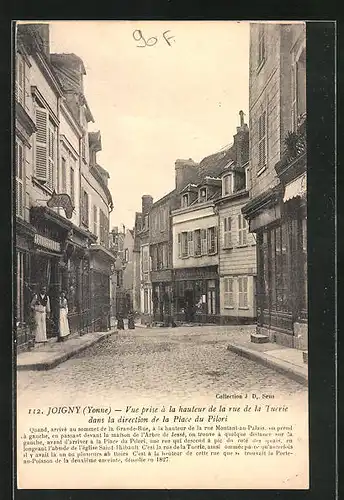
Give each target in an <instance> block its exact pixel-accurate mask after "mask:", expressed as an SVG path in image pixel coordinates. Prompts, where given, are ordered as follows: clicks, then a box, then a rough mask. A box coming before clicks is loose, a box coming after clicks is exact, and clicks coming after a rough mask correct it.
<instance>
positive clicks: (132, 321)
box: [128, 311, 135, 330]
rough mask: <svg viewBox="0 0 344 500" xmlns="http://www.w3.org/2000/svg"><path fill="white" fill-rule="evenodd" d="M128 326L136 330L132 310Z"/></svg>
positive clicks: (129, 314)
mask: <svg viewBox="0 0 344 500" xmlns="http://www.w3.org/2000/svg"><path fill="white" fill-rule="evenodd" d="M128 328H129V330H135V321H134V314H133V312H132V311H129V313H128Z"/></svg>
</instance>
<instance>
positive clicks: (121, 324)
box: [117, 313, 124, 330]
mask: <svg viewBox="0 0 344 500" xmlns="http://www.w3.org/2000/svg"><path fill="white" fill-rule="evenodd" d="M117 330H124V321H123V317H122V314H121V313H117Z"/></svg>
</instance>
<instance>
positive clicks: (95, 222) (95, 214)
mask: <svg viewBox="0 0 344 500" xmlns="http://www.w3.org/2000/svg"><path fill="white" fill-rule="evenodd" d="M93 232H94V234H96V235H97V236H98V212H97V207H96V205H93Z"/></svg>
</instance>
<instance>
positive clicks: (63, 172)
mask: <svg viewBox="0 0 344 500" xmlns="http://www.w3.org/2000/svg"><path fill="white" fill-rule="evenodd" d="M61 192H62V193H66V192H67V165H66V159H65V158H63V157H62V158H61Z"/></svg>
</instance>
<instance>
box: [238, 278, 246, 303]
mask: <svg viewBox="0 0 344 500" xmlns="http://www.w3.org/2000/svg"><path fill="white" fill-rule="evenodd" d="M238 294H239V309H247V308H248V278H247V276H240V277H239V278H238Z"/></svg>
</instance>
